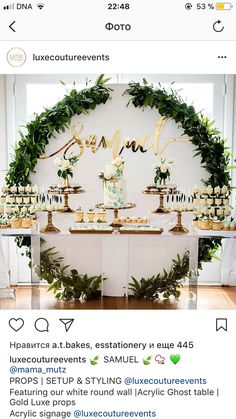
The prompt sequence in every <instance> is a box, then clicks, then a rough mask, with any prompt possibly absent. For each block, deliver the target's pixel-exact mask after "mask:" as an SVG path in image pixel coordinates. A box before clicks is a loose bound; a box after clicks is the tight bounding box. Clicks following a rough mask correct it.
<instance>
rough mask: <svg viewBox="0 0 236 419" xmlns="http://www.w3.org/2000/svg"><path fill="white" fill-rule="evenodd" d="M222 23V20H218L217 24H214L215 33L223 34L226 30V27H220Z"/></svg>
mask: <svg viewBox="0 0 236 419" xmlns="http://www.w3.org/2000/svg"><path fill="white" fill-rule="evenodd" d="M221 23H222V22H221V20H217V21H216V22H215V23H213V29H214V31H215V32H222V31H223V30H224V26H222V25H220V24H221ZM219 25H220V26H219Z"/></svg>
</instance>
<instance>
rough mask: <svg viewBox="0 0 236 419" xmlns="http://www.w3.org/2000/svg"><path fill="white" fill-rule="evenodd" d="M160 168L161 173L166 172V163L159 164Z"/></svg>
mask: <svg viewBox="0 0 236 419" xmlns="http://www.w3.org/2000/svg"><path fill="white" fill-rule="evenodd" d="M160 170H161V173H166V172H167V170H168V165H167V164H161V166H160Z"/></svg>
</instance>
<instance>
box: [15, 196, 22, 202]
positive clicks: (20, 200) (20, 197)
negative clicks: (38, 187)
mask: <svg viewBox="0 0 236 419" xmlns="http://www.w3.org/2000/svg"><path fill="white" fill-rule="evenodd" d="M22 200H23V198H22V196H20V195H19V196H17V197H16V203H17V204H22Z"/></svg>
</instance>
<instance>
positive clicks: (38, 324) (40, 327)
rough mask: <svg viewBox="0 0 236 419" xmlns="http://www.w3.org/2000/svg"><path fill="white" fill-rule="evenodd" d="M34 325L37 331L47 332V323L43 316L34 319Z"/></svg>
mask: <svg viewBox="0 0 236 419" xmlns="http://www.w3.org/2000/svg"><path fill="white" fill-rule="evenodd" d="M34 327H35V329H36V330H37V331H38V332H49V323H48V321H47V319H45V318H44V317H40V318H38V319H37V320H35V322H34Z"/></svg>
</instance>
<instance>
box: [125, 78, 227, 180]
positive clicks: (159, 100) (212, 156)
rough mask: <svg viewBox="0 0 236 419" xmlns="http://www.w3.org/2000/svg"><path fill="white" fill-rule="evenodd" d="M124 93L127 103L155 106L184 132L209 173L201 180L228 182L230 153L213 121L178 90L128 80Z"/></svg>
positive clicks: (138, 106)
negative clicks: (128, 98)
mask: <svg viewBox="0 0 236 419" xmlns="http://www.w3.org/2000/svg"><path fill="white" fill-rule="evenodd" d="M124 94H127V95H129V96H131V99H130V101H129V103H128V105H129V104H130V103H132V105H134V107H135V108H147V107H150V108H151V109H153V108H156V109H157V110H158V112H159V113H160V115H161V116H163V117H165V118H166V119H168V118H171V119H173V120H174V121H175V122H176V123H177V124H180V126H181V128H182V129H183V135H188V137H189V138H190V141H191V142H192V144H193V145H194V146H195V151H196V153H195V155H194V156H198V155H199V156H201V165H202V167H203V168H204V169H205V170H206V171H207V172H208V173H209V174H210V177H209V179H208V180H207V181H206V182H205V184H207V185H211V186H212V187H215V186H220V187H222V186H224V185H226V186H230V180H231V178H230V173H229V169H230V166H229V164H230V156H231V153H230V152H229V149H228V147H226V146H225V140H224V139H223V138H222V137H221V134H220V132H219V131H218V130H217V129H216V128H214V126H213V124H214V121H209V119H208V118H207V117H206V116H203V115H202V114H201V113H200V114H199V113H197V112H196V110H195V109H194V107H193V106H188V105H187V104H186V103H185V102H184V101H183V99H182V98H181V97H180V96H179V94H178V92H176V91H174V90H173V89H171V90H170V91H167V90H166V89H164V88H162V87H161V85H160V87H159V88H154V87H153V85H149V84H148V83H147V81H146V80H144V81H143V85H141V84H140V83H133V82H132V83H129V87H128V89H127V90H126V91H125V93H124Z"/></svg>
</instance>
